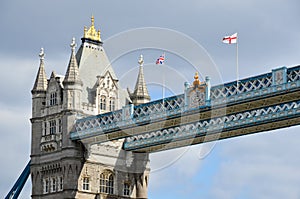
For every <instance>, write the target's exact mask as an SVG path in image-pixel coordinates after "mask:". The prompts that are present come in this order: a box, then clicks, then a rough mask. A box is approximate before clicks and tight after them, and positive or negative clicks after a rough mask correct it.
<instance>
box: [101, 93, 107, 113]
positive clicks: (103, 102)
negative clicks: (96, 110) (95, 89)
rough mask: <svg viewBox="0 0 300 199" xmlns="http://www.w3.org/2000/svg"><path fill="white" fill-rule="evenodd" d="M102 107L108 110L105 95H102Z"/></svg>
mask: <svg viewBox="0 0 300 199" xmlns="http://www.w3.org/2000/svg"><path fill="white" fill-rule="evenodd" d="M100 109H101V110H106V97H105V96H104V95H101V97H100Z"/></svg>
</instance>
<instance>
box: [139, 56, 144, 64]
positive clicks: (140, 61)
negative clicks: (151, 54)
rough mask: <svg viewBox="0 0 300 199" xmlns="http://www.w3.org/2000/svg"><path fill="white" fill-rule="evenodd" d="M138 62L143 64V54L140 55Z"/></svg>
mask: <svg viewBox="0 0 300 199" xmlns="http://www.w3.org/2000/svg"><path fill="white" fill-rule="evenodd" d="M138 63H139V65H140V66H143V64H144V59H143V55H140V58H139V61H138Z"/></svg>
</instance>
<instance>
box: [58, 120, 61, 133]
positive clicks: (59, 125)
mask: <svg viewBox="0 0 300 199" xmlns="http://www.w3.org/2000/svg"><path fill="white" fill-rule="evenodd" d="M61 131H62V122H61V119H59V120H58V132H59V133H61Z"/></svg>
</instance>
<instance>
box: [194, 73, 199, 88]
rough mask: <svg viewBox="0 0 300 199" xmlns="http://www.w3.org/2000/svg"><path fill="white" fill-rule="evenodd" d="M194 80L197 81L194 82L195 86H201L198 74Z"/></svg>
mask: <svg viewBox="0 0 300 199" xmlns="http://www.w3.org/2000/svg"><path fill="white" fill-rule="evenodd" d="M194 79H195V80H194V82H193V85H194V86H198V85H200V81H199V75H198V72H196V73H195V76H194Z"/></svg>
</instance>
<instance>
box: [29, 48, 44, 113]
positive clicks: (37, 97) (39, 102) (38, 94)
mask: <svg viewBox="0 0 300 199" xmlns="http://www.w3.org/2000/svg"><path fill="white" fill-rule="evenodd" d="M39 57H40V66H39V70H38V73H37V76H36V79H35V83H34V86H33V88H32V90H31V94H32V117H33V118H34V117H39V116H40V115H41V109H42V108H43V107H45V104H46V91H47V86H48V82H47V75H46V72H45V66H44V59H45V53H44V49H43V48H41V51H40V54H39Z"/></svg>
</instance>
